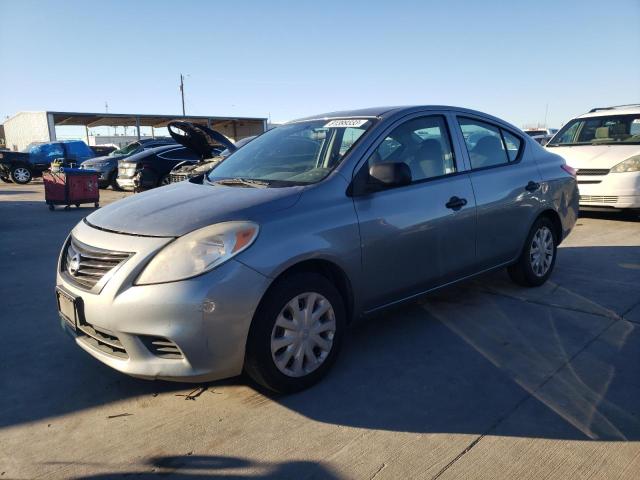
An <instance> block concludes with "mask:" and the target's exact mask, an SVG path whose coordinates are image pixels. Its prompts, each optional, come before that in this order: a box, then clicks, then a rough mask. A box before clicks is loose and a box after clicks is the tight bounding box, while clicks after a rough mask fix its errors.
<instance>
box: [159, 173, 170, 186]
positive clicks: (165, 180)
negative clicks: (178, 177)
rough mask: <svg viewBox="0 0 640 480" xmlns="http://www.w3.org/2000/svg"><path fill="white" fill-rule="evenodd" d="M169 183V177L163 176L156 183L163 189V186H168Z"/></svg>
mask: <svg viewBox="0 0 640 480" xmlns="http://www.w3.org/2000/svg"><path fill="white" fill-rule="evenodd" d="M170 183H171V177H170V176H169V175H165V176H163V177H162V178H161V179H160V181H159V182H158V186H159V187H164V186H165V185H169V184H170Z"/></svg>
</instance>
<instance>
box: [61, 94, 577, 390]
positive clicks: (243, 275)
mask: <svg viewBox="0 0 640 480" xmlns="http://www.w3.org/2000/svg"><path fill="white" fill-rule="evenodd" d="M577 213H578V192H577V188H576V180H575V177H574V171H573V170H572V169H571V168H570V167H568V166H567V165H565V162H564V160H563V159H562V158H561V157H559V156H558V155H556V154H554V153H551V152H548V151H546V150H544V149H543V148H542V147H541V146H540V145H538V144H537V143H536V142H535V141H534V140H532V139H531V138H530V137H529V136H528V135H526V134H525V133H523V132H522V131H520V130H519V129H517V128H516V127H514V126H512V125H510V124H508V123H505V122H504V121H502V120H499V119H497V118H495V117H492V116H489V115H486V114H483V113H480V112H475V111H472V110H466V109H461V108H453V107H440V106H430V107H401V108H371V109H364V110H357V111H348V112H338V113H331V114H324V115H318V116H315V117H311V118H307V119H303V120H298V121H294V122H291V123H288V124H285V125H283V126H280V127H278V128H276V129H273V130H270V131H268V132H267V133H264V134H262V135H261V136H259V137H257V138H256V139H254V140H253V141H252V142H250V143H249V144H247V145H246V146H244V147H243V148H241V149H239V150H237V151H236V152H234V153H233V154H231V155H230V156H229V157H228V158H227V159H226V160H225V161H224V162H221V163H219V164H218V165H217V166H216V167H215V168H214V169H213V170H212V171H211V172H209V173H208V174H207V175H206V176H204V175H202V176H198V177H194V178H192V179H190V180H188V181H185V182H180V183H175V184H171V185H169V186H166V187H162V188H159V189H156V190H151V191H149V192H146V193H143V194H140V195H135V196H132V197H129V198H127V199H124V200H121V201H118V202H116V203H113V204H111V205H109V206H107V207H105V208H102V209H100V210H98V211H96V212H94V213H92V214H91V215H89V216H88V217H87V218H86V219H84V220H83V221H81V222H80V223H79V224H78V225H76V227H75V228H74V229H73V231H72V232H71V234H70V236H69V237H68V239H67V240H66V242H65V244H64V246H63V249H62V252H61V255H60V259H59V264H58V274H57V289H56V295H57V300H58V307H59V311H60V314H61V319H62V320H61V324H62V325H63V327H64V328H65V329H66V330H68V331H69V332H70V333H71V334H72V335H73V336H74V337H75V341H76V342H77V344H78V345H79V346H80V347H82V348H83V349H85V350H86V351H87V352H89V353H90V354H91V355H93V356H94V357H96V358H97V359H99V360H100V361H102V362H104V363H106V364H107V365H110V366H111V367H113V368H115V369H117V370H119V371H121V372H124V373H127V374H129V375H133V376H136V377H142V378H149V379H156V378H157V379H168V380H182V381H206V380H213V379H220V378H224V377H230V376H234V375H238V374H240V373H241V372H243V370H244V371H245V372H246V373H248V374H249V376H250V377H252V378H253V379H254V380H255V381H257V382H258V383H259V384H261V385H263V386H265V387H267V388H269V389H272V390H275V391H279V392H291V391H295V390H299V389H303V388H306V387H308V386H310V385H312V384H313V383H314V382H316V381H318V380H319V379H320V378H321V377H322V376H323V375H324V374H326V372H327V370H328V369H329V368H330V366H331V365H332V364H333V363H334V361H335V360H336V356H337V354H338V351H339V349H340V343H341V341H342V339H343V336H344V332H345V328H346V326H347V325H348V324H349V322H351V320H352V319H355V318H358V317H362V316H366V315H367V314H370V313H372V312H375V311H378V310H380V309H383V308H385V307H388V306H390V305H394V304H398V303H399V302H403V301H407V300H411V299H413V298H416V297H417V296H419V295H422V294H423V293H425V292H429V291H432V290H434V289H437V288H440V287H443V286H445V285H449V284H451V283H453V282H456V281H459V280H462V279H466V278H469V277H471V276H473V275H477V274H480V273H483V272H487V271H489V270H493V269H497V268H502V267H507V268H508V271H509V273H510V275H511V277H512V278H513V280H515V281H516V282H517V283H519V284H521V285H526V286H538V285H541V284H543V283H544V282H545V281H546V280H547V278H548V277H549V275H550V274H551V272H552V270H553V267H554V262H555V260H556V248H557V246H558V244H559V243H560V242H561V241H562V240H563V238H565V237H566V236H567V234H568V233H569V232H570V231H571V229H572V227H573V225H574V223H575V221H576V216H577Z"/></svg>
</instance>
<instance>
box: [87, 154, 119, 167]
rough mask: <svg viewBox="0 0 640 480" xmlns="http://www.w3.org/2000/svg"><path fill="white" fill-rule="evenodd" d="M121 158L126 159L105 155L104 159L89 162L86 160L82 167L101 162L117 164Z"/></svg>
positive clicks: (99, 158) (96, 158) (97, 158)
mask: <svg viewBox="0 0 640 480" xmlns="http://www.w3.org/2000/svg"><path fill="white" fill-rule="evenodd" d="M121 158H124V155H114V156H109V155H104V156H102V157H93V158H90V159H89V160H85V161H84V162H82V165H94V164H96V163H101V162H116V161H118V160H120V159H121Z"/></svg>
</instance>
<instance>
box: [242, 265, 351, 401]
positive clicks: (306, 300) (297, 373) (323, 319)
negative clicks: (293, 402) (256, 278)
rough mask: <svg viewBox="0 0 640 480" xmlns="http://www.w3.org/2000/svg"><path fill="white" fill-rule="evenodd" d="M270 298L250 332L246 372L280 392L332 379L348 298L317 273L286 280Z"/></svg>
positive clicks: (275, 289)
mask: <svg viewBox="0 0 640 480" xmlns="http://www.w3.org/2000/svg"><path fill="white" fill-rule="evenodd" d="M266 295H267V296H266V297H265V298H264V299H263V301H262V303H261V304H260V307H259V308H258V310H257V312H256V314H255V316H254V319H253V323H252V324H251V329H250V331H249V337H248V339H247V352H246V357H245V371H246V373H247V374H248V375H249V376H250V377H251V378H252V379H253V380H255V381H256V382H257V383H259V384H260V385H262V386H264V387H266V388H268V389H270V390H273V391H275V392H279V393H290V392H295V391H299V390H303V389H305V388H308V387H310V386H311V385H313V384H314V383H316V382H318V381H319V380H320V379H321V378H322V377H323V376H324V375H326V373H327V372H328V371H329V369H330V368H331V365H332V364H333V363H334V361H335V359H336V357H337V355H338V351H339V350H340V344H341V341H342V335H343V331H344V325H345V309H344V305H343V301H342V297H341V295H340V293H339V292H338V291H337V290H336V288H335V287H334V286H333V284H332V283H331V282H329V280H327V279H326V278H325V277H324V276H322V275H320V274H316V273H299V274H293V275H291V276H289V277H285V278H284V279H282V280H279V281H278V283H276V284H275V285H274V286H273V287H272V288H271V289H270V290H269V291H268V292H267V294H266Z"/></svg>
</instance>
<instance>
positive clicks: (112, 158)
mask: <svg viewBox="0 0 640 480" xmlns="http://www.w3.org/2000/svg"><path fill="white" fill-rule="evenodd" d="M166 145H170V146H174V147H175V146H176V142H175V141H174V140H173V139H172V138H170V137H158V138H144V139H140V140H137V141H135V142H131V143H129V144H127V145H125V146H124V147H122V148H120V149H118V150H114V151H113V152H111V153H110V154H108V155H103V156H101V157H95V158H92V159H91V160H87V161H85V162H83V163H82V165H81V166H80V168H84V169H86V170H95V171H97V172H98V186H99V187H100V188H107V187H108V186H111V187H112V188H113V189H118V188H119V187H118V183H117V182H116V178H117V177H118V161H119V160H123V159H125V158H127V157H130V156H131V155H135V154H136V153H140V152H144V151H145V150H149V149H151V148H156V147H162V146H166Z"/></svg>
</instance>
